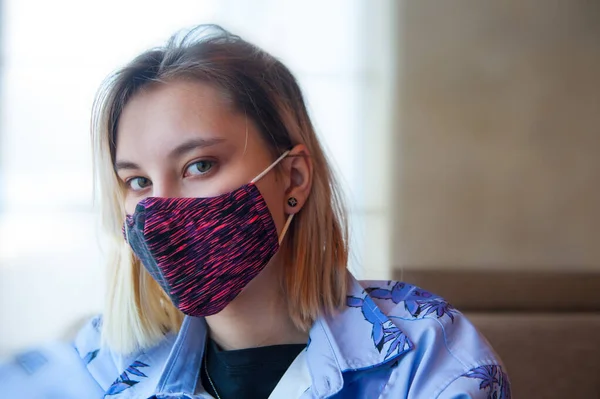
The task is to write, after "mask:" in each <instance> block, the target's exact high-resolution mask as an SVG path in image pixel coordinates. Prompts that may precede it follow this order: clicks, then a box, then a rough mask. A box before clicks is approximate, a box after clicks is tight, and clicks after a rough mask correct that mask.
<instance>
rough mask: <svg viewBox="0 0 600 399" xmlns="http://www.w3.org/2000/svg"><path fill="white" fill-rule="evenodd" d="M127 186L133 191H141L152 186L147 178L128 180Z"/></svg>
mask: <svg viewBox="0 0 600 399" xmlns="http://www.w3.org/2000/svg"><path fill="white" fill-rule="evenodd" d="M126 183H127V186H128V187H129V188H130V189H131V190H133V191H141V190H143V189H145V188H147V187H149V186H151V185H152V182H151V181H150V179H147V178H145V177H133V178H131V179H129V180H127V182H126Z"/></svg>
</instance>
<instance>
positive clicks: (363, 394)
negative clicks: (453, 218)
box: [0, 280, 511, 399]
mask: <svg viewBox="0 0 600 399" xmlns="http://www.w3.org/2000/svg"><path fill="white" fill-rule="evenodd" d="M101 323H102V321H101V318H100V317H98V318H95V319H93V320H92V321H91V322H90V323H89V324H88V325H86V326H85V327H84V328H83V329H82V331H81V332H80V333H79V335H78V337H77V338H76V340H75V342H74V343H73V344H54V345H48V346H45V347H42V348H39V349H37V350H34V351H29V352H27V353H22V354H20V355H18V356H17V357H16V358H15V359H14V360H13V361H12V362H10V363H7V364H4V365H0V397H2V398H5V397H6V398H16V397H24V398H28V399H37V398H40V399H42V398H44V399H46V398H56V399H58V398H60V399H71V398H73V399H86V398H90V399H94V398H113V397H114V398H115V399H124V398H140V399H146V398H152V399H154V398H155V399H175V398H186V399H192V398H209V397H210V396H209V395H208V394H207V393H206V392H205V391H204V389H203V388H202V386H201V383H200V379H199V378H198V375H199V374H198V373H199V370H200V365H201V359H202V356H203V351H204V346H205V340H206V324H205V321H204V319H203V318H194V317H187V318H186V319H185V320H184V323H183V325H182V327H181V330H180V331H179V333H178V334H170V335H167V336H165V338H164V340H163V341H162V342H160V343H159V344H158V345H157V346H155V347H153V348H150V349H146V350H143V351H139V352H138V353H134V354H131V355H128V356H120V355H117V354H115V353H112V352H111V351H110V350H108V349H105V348H101V347H100V328H101ZM305 359H306V367H308V371H309V374H310V379H311V382H312V385H311V386H310V388H308V389H307V390H306V391H305V392H304V394H302V396H301V397H302V398H368V399H371V398H394V399H396V398H414V399H416V398H422V399H433V398H439V399H442V398H443V399H450V398H452V399H466V398H473V399H475V398H477V399H484V398H485V399H492V398H493V399H500V398H503V399H506V398H510V397H511V393H510V383H509V380H508V377H507V375H506V372H505V370H504V368H503V366H502V364H501V362H500V360H499V359H498V357H497V356H496V354H495V353H494V352H493V350H492V349H491V347H490V346H489V344H488V343H487V341H486V340H485V338H483V337H482V336H481V335H480V334H479V333H478V332H477V331H476V329H475V328H474V327H473V325H471V323H470V322H469V321H468V320H467V319H466V318H465V316H463V315H462V314H461V313H459V312H458V311H457V310H456V309H454V308H453V307H452V306H451V305H450V304H449V303H448V302H446V301H445V300H444V299H443V298H441V297H439V296H436V295H434V294H432V293H429V292H427V291H424V290H422V289H420V288H418V287H415V286H413V285H410V284H406V283H402V282H393V281H363V282H358V281H356V280H353V287H352V290H351V292H350V295H349V296H348V298H347V306H346V308H345V309H343V311H342V312H341V313H339V314H338V315H336V316H335V317H332V318H323V319H320V320H318V321H317V322H315V324H314V326H313V327H312V329H311V331H310V338H309V342H308V346H307V349H306V352H305ZM285 399H289V398H285Z"/></svg>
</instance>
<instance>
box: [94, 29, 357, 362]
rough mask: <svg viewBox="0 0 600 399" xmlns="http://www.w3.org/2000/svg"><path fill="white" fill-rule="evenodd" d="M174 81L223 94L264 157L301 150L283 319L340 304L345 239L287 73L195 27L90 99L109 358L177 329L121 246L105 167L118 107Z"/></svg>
mask: <svg viewBox="0 0 600 399" xmlns="http://www.w3.org/2000/svg"><path fill="white" fill-rule="evenodd" d="M173 79H196V80H199V81H202V82H206V83H209V84H211V85H213V86H214V87H217V88H219V89H220V90H222V91H223V92H224V93H225V94H226V95H227V96H228V98H229V99H230V100H231V102H232V103H233V105H234V108H235V109H236V110H237V111H239V112H244V113H245V114H246V115H247V117H248V118H250V119H251V120H252V121H253V122H254V123H255V124H256V126H257V127H258V128H259V130H260V133H261V135H262V136H263V138H264V141H265V143H267V145H268V146H269V149H270V150H271V152H272V154H273V157H276V156H278V155H280V154H281V153H283V152H284V151H285V150H287V149H289V148H291V147H293V146H294V145H297V144H304V145H305V146H306V147H307V149H308V152H309V154H310V157H311V160H312V163H313V170H314V174H313V183H312V188H311V193H310V195H309V197H308V199H307V201H306V203H305V204H304V206H303V208H302V210H301V211H300V212H299V213H298V214H297V215H296V217H295V218H294V221H293V223H292V225H291V226H290V229H289V231H288V233H287V236H286V239H285V240H284V244H283V245H282V248H281V249H280V256H282V259H284V264H285V265H284V270H283V274H282V276H283V277H282V284H283V289H284V291H285V292H286V295H287V303H288V309H289V314H290V317H291V319H292V320H293V322H294V323H295V324H296V326H297V327H298V328H300V329H302V330H304V331H306V330H308V329H309V328H310V327H311V325H312V324H313V323H314V321H315V320H316V319H317V318H318V317H321V316H324V315H330V314H333V313H334V312H335V311H336V310H337V309H339V308H340V307H341V306H342V305H343V304H344V303H345V298H346V292H347V284H348V279H347V270H346V264H347V260H348V239H347V221H346V213H345V209H344V206H343V201H342V196H341V194H340V190H339V187H338V185H337V183H336V181H335V178H334V175H333V172H332V170H331V167H330V166H329V164H328V161H327V159H326V156H325V154H324V151H323V149H322V147H321V145H320V143H319V141H318V139H317V136H316V133H315V131H314V128H313V126H312V123H311V121H310V118H309V116H308V113H307V110H306V106H305V104H304V100H303V97H302V93H301V91H300V88H299V86H298V84H297V82H296V80H295V78H294V77H293V76H292V74H291V73H290V71H289V70H288V69H287V68H286V67H285V66H284V65H283V64H282V63H281V62H280V61H278V60H277V59H275V58H274V57H272V56H271V55H269V54H268V53H266V52H265V51H263V50H261V49H259V48H257V47H256V46H254V45H252V44H250V43H248V42H246V41H244V40H243V39H241V38H240V37H239V36H236V35H233V34H231V33H229V32H227V31H226V30H224V29H222V28H220V27H218V26H215V25H203V26H199V27H196V28H194V29H192V30H190V31H189V32H187V33H185V34H181V35H174V36H173V37H172V38H171V39H170V40H169V41H168V42H167V44H166V45H165V46H163V47H160V48H155V49H152V50H149V51H146V52H144V53H143V54H141V55H139V56H138V57H136V58H135V59H134V60H133V61H131V62H130V63H129V64H127V65H126V66H125V67H123V68H122V69H120V70H119V71H117V72H116V73H114V74H113V75H111V76H110V77H109V78H107V80H106V81H105V82H104V83H103V85H102V87H101V88H100V90H99V92H98V94H97V97H96V100H95V102H94V109H93V112H92V141H93V147H94V148H93V153H94V166H95V178H96V189H98V190H99V194H100V206H101V211H102V221H103V228H104V230H105V232H106V234H107V235H108V238H109V239H108V254H109V256H108V262H109V265H108V273H109V278H108V290H107V301H106V308H105V313H104V322H103V341H104V342H105V344H107V345H108V346H109V347H110V348H111V349H112V350H114V351H117V352H121V353H129V352H132V351H135V350H137V349H143V348H147V347H150V346H152V345H154V344H156V343H157V342H158V341H159V340H160V339H161V338H162V337H163V336H164V334H165V333H166V332H169V331H173V332H176V331H178V329H179V327H180V325H181V322H182V319H183V315H182V313H181V312H180V311H179V310H178V309H177V308H175V307H174V306H173V305H172V303H171V301H170V299H169V297H168V296H167V295H166V293H165V292H164V291H163V290H162V289H161V288H160V286H159V285H158V283H156V282H155V281H154V279H153V278H152V277H151V276H150V274H149V273H148V272H147V271H146V269H145V268H144V266H143V265H142V264H141V263H140V261H139V260H138V259H137V258H136V257H135V256H134V254H133V252H132V251H131V249H130V247H129V246H128V244H127V243H126V242H125V240H124V239H123V236H122V230H121V229H122V224H123V221H124V218H125V210H124V205H123V204H124V201H123V190H122V184H121V183H120V182H119V179H118V178H117V175H116V173H115V169H114V163H115V150H116V148H115V147H116V145H115V143H116V135H117V134H118V132H117V126H118V122H119V117H120V115H121V112H122V111H123V108H124V106H125V105H126V104H127V102H128V101H129V100H130V99H131V98H132V96H134V95H135V94H136V93H138V91H139V90H142V89H143V88H145V87H147V86H149V85H151V84H154V83H155V82H168V81H170V80H173Z"/></svg>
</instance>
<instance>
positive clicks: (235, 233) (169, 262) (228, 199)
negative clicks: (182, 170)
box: [124, 151, 293, 316]
mask: <svg viewBox="0 0 600 399" xmlns="http://www.w3.org/2000/svg"><path fill="white" fill-rule="evenodd" d="M288 153H289V151H287V152H285V153H284V154H283V155H282V156H281V157H279V158H278V159H277V160H276V161H275V162H273V163H272V164H271V165H270V166H269V167H268V168H267V169H265V170H264V171H263V172H262V173H261V174H259V175H258V176H257V177H255V178H254V179H253V180H252V181H251V182H250V183H248V184H246V185H243V186H241V187H240V188H238V189H236V190H234V191H232V192H230V193H227V194H223V195H219V196H216V197H210V198H158V197H149V198H146V199H144V200H142V201H141V202H140V203H139V204H138V205H137V206H136V208H135V212H134V213H133V215H127V217H126V221H125V225H124V233H125V238H126V240H127V242H128V243H129V245H130V246H131V248H132V249H133V252H134V253H135V255H136V256H137V257H138V258H139V259H140V261H141V262H142V264H143V265H144V266H145V267H146V269H147V270H148V272H149V273H150V274H151V275H152V277H153V278H154V279H155V280H156V281H157V282H158V283H159V284H160V286H161V287H162V288H163V289H164V290H165V292H166V293H167V294H168V295H169V297H170V298H171V301H172V302H173V304H174V305H175V306H176V307H177V308H178V309H179V310H181V311H182V312H183V313H185V314H187V315H190V316H210V315H213V314H216V313H219V312H220V311H221V310H223V309H224V308H225V307H226V306H227V305H228V304H229V303H230V302H231V301H233V300H234V299H235V297H237V296H238V294H239V293H240V292H241V291H242V290H243V289H244V287H245V286H246V285H247V284H248V283H249V282H250V281H252V279H254V277H256V276H257V275H258V274H259V273H260V272H261V271H262V270H263V269H264V268H265V266H266V265H267V264H268V263H269V261H270V260H271V258H272V257H273V255H275V253H277V251H278V250H279V245H280V243H281V240H282V239H283V236H284V235H285V232H286V230H287V227H288V226H289V224H290V222H291V220H292V216H293V215H290V216H289V217H288V220H287V222H286V225H285V227H284V229H283V231H282V233H281V237H278V235H277V229H276V227H275V222H274V221H273V217H272V216H271V213H270V211H269V209H268V208H267V204H266V202H265V200H264V198H263V196H262V195H261V193H260V191H259V190H258V188H257V187H256V184H255V183H256V182H257V181H258V180H259V179H261V178H262V177H263V176H265V175H266V174H267V173H268V172H269V171H270V170H271V169H273V168H274V167H275V166H276V165H277V164H278V163H279V162H280V161H281V160H282V159H284V158H285V157H286V156H287V155H288Z"/></svg>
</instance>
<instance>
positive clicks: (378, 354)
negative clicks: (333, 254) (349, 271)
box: [157, 275, 414, 397]
mask: <svg viewBox="0 0 600 399" xmlns="http://www.w3.org/2000/svg"><path fill="white" fill-rule="evenodd" d="M349 279H350V290H349V293H348V297H347V302H346V306H344V308H343V309H342V310H341V311H340V312H338V313H337V314H335V315H333V316H328V317H322V318H320V319H318V320H317V321H316V322H315V324H314V325H313V327H312V328H311V330H310V333H309V341H308V348H307V353H306V359H307V365H308V369H309V372H310V375H311V379H312V384H313V386H312V388H313V390H314V391H315V393H316V394H317V396H318V397H324V396H330V395H333V394H335V393H336V392H339V391H340V390H341V389H342V387H343V383H344V380H343V376H342V374H343V373H344V372H347V371H354V372H360V371H365V370H369V369H372V368H375V367H379V366H383V365H387V364H391V363H392V362H394V361H396V360H397V359H398V358H399V357H400V356H401V355H403V354H404V353H406V352H408V351H409V350H411V349H412V348H413V347H414V346H413V344H412V342H411V341H410V340H409V339H408V337H407V336H406V334H404V332H403V331H401V330H400V329H399V328H398V327H396V325H395V324H394V323H392V321H391V320H390V319H389V318H388V317H387V316H386V315H385V314H384V313H383V312H382V311H381V309H380V308H379V307H377V305H376V304H375V302H373V300H372V299H371V298H370V297H369V295H368V294H367V292H366V291H365V290H364V289H363V287H362V286H361V285H360V284H359V283H358V281H356V279H355V278H354V277H352V276H350V275H349ZM206 338H207V325H206V321H205V319H204V318H198V317H189V316H187V317H185V319H184V321H183V324H182V326H181V329H180V331H179V334H178V335H177V339H176V340H175V343H174V345H173V348H172V350H171V353H170V355H169V358H168V359H167V362H166V364H165V368H164V371H163V373H162V376H161V378H160V380H159V382H158V385H157V393H177V392H179V393H181V392H185V393H188V394H190V395H192V394H193V393H194V390H195V389H196V384H197V383H198V379H199V373H200V366H201V363H202V358H203V356H204V348H205V346H206ZM191 370H194V371H195V372H190V371H191Z"/></svg>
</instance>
